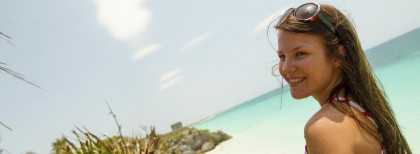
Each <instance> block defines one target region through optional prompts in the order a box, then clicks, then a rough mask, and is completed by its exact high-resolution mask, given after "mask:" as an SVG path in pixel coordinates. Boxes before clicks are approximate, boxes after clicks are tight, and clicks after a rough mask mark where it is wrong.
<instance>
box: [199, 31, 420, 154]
mask: <svg viewBox="0 0 420 154" xmlns="http://www.w3.org/2000/svg"><path fill="white" fill-rule="evenodd" d="M419 42H420V28H417V29H415V30H413V31H411V32H409V33H407V34H404V35H402V36H400V37H397V38H395V39H392V40H390V41H388V42H385V43H383V44H381V45H379V46H377V47H374V48H372V49H369V50H367V51H366V55H367V57H368V59H369V62H370V63H371V65H372V67H373V69H374V71H375V73H376V75H377V76H378V78H379V79H380V81H381V82H382V84H383V86H384V88H385V91H386V93H387V95H388V97H389V100H390V103H391V106H392V108H393V110H394V112H395V115H396V118H397V120H398V122H399V124H400V126H401V130H402V132H403V134H404V135H405V138H406V139H407V141H408V143H409V145H410V147H411V149H412V150H413V153H419V152H420V132H418V130H420V115H419V114H417V113H418V111H420V82H419V81H417V79H418V77H419V76H420V43H419ZM319 108H320V106H319V104H318V103H317V102H316V101H315V100H314V99H312V98H307V99H302V100H295V99H293V98H292V97H291V96H290V93H289V91H288V87H285V88H284V92H283V99H282V103H280V89H276V90H274V91H271V92H268V93H266V94H265V95H263V96H260V97H257V98H255V99H253V100H250V101H248V102H244V103H243V104H241V105H239V106H237V107H235V108H232V109H230V110H228V111H226V112H223V113H221V114H218V115H216V116H214V117H213V118H212V119H210V120H207V121H204V122H202V123H199V124H197V125H195V126H194V127H195V128H199V129H209V130H211V131H216V130H223V131H224V132H226V133H228V134H230V135H232V136H233V138H232V139H230V140H228V141H226V142H223V143H221V144H220V145H218V146H217V147H216V148H215V149H214V150H212V151H210V152H208V154H251V153H252V154H255V153H261V154H278V153H303V152H304V145H305V140H304V136H303V128H304V125H305V123H306V121H307V120H308V119H309V118H310V117H311V116H312V114H314V113H315V112H316V111H318V109H319Z"/></svg>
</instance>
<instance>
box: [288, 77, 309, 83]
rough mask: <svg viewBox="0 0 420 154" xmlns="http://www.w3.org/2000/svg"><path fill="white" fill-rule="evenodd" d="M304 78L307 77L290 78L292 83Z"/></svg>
mask: <svg viewBox="0 0 420 154" xmlns="http://www.w3.org/2000/svg"><path fill="white" fill-rule="evenodd" d="M303 79H305V78H294V79H290V82H291V83H296V82H300V81H302V80H303Z"/></svg>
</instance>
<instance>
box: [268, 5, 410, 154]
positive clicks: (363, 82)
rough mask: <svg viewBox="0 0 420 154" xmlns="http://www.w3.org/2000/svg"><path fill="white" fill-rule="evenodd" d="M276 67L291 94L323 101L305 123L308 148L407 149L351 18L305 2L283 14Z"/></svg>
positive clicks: (341, 150)
mask: <svg viewBox="0 0 420 154" xmlns="http://www.w3.org/2000/svg"><path fill="white" fill-rule="evenodd" d="M275 28H276V29H277V30H278V31H279V33H278V56H279V58H280V62H279V64H278V69H279V70H278V71H279V72H280V74H281V76H282V77H283V78H284V80H286V81H287V82H288V84H289V85H290V92H291V95H292V97H293V98H295V99H302V98H306V97H309V96H312V97H313V98H315V99H316V100H317V101H318V103H319V104H320V106H321V109H320V110H319V111H318V112H316V113H315V114H314V115H313V116H312V118H311V119H310V120H309V121H308V122H307V124H306V126H305V139H306V144H307V146H306V147H305V151H306V153H311V154H312V153H367V154H370V153H385V152H386V153H392V154H394V153H411V150H410V148H409V146H408V143H407V142H406V140H405V138H404V136H403V135H402V133H401V131H400V129H399V126H398V123H397V121H396V120H395V117H394V113H393V111H392V109H391V108H390V105H389V103H388V100H387V97H386V94H385V93H384V91H383V89H382V87H381V84H380V82H379V80H378V79H377V78H376V76H375V74H374V72H373V71H372V69H371V67H370V65H369V62H368V61H367V59H366V56H365V54H364V51H363V50H362V48H361V44H360V41H359V39H358V36H357V34H356V32H355V29H354V27H353V25H352V23H351V22H350V21H349V20H348V19H347V18H346V16H345V15H343V14H342V13H341V12H340V11H339V10H337V9H336V8H334V7H332V6H329V5H319V4H317V3H306V4H303V5H301V6H300V7H298V8H297V9H295V8H291V9H289V10H287V11H286V13H284V14H283V16H282V17H281V19H280V20H279V22H278V23H277V25H276V27H275Z"/></svg>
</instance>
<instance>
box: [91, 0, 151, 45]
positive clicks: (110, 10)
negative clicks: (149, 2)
mask: <svg viewBox="0 0 420 154" xmlns="http://www.w3.org/2000/svg"><path fill="white" fill-rule="evenodd" d="M144 1H145V0H93V2H95V4H96V5H97V8H98V10H97V18H98V20H99V23H100V24H102V25H103V26H105V27H106V28H107V29H108V31H109V32H110V33H111V35H112V36H113V37H114V38H116V39H119V40H130V39H133V38H134V37H138V36H139V35H140V34H141V33H143V32H144V31H145V30H146V29H147V26H148V25H149V23H150V20H151V13H150V11H149V10H148V9H146V8H144V7H143V6H142V4H143V3H144Z"/></svg>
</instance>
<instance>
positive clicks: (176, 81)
mask: <svg viewBox="0 0 420 154" xmlns="http://www.w3.org/2000/svg"><path fill="white" fill-rule="evenodd" d="M184 77H185V75H180V76H177V77H176V78H174V79H172V80H169V81H168V82H166V83H165V84H163V85H162V86H160V87H159V90H160V91H164V90H166V89H168V88H169V87H172V86H173V85H174V84H176V83H178V82H179V81H181V80H182V79H183V78H184Z"/></svg>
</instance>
